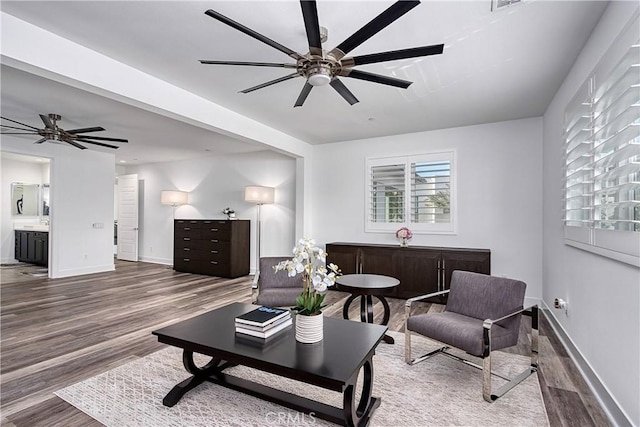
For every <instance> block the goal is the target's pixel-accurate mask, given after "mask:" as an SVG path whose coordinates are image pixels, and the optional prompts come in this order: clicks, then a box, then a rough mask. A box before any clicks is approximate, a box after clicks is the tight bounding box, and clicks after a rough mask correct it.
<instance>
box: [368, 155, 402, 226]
mask: <svg viewBox="0 0 640 427" xmlns="http://www.w3.org/2000/svg"><path fill="white" fill-rule="evenodd" d="M369 170H370V177H369V222H372V223H403V222H404V218H405V217H404V211H405V209H404V200H405V197H404V196H405V165H404V164H381V165H377V166H373V165H372V166H371V167H370V169H369Z"/></svg>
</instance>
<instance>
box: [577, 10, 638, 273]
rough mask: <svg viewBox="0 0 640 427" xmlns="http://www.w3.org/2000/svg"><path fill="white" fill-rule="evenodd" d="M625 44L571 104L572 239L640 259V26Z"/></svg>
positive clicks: (634, 261) (616, 255)
mask: <svg viewBox="0 0 640 427" xmlns="http://www.w3.org/2000/svg"><path fill="white" fill-rule="evenodd" d="M635 22H636V24H637V20H636V21H635ZM632 27H633V25H632ZM618 43H625V44H626V46H625V47H624V48H623V49H622V51H623V53H622V55H621V59H620V55H618V58H619V59H618V60H617V61H613V60H611V58H609V57H605V58H604V59H603V61H602V62H601V64H600V65H599V66H598V67H597V68H596V70H595V71H594V72H593V73H592V75H591V76H589V78H588V79H587V81H586V82H585V83H584V84H583V85H582V87H581V88H580V89H579V91H578V93H577V94H576V96H575V97H574V98H573V99H572V100H571V102H570V103H569V104H568V105H567V108H566V110H565V127H564V142H565V159H564V161H565V184H564V190H565V191H564V211H565V214H564V220H565V242H566V243H567V244H570V245H573V246H577V247H579V248H581V249H585V250H590V251H592V252H596V253H599V254H601V255H604V256H609V257H612V258H615V259H618V260H620V261H624V262H628V263H631V264H634V265H638V266H640V39H638V36H637V31H635V34H634V33H633V31H627V33H626V37H625V36H624V35H623V36H622V37H621V38H620V39H619V40H618ZM609 56H610V55H609Z"/></svg>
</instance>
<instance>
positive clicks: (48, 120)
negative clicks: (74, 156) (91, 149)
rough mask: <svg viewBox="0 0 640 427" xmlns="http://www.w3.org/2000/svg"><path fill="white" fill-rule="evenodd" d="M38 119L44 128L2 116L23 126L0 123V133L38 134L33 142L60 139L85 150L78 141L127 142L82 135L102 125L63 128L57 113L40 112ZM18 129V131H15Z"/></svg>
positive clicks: (98, 128) (102, 144) (111, 146)
mask: <svg viewBox="0 0 640 427" xmlns="http://www.w3.org/2000/svg"><path fill="white" fill-rule="evenodd" d="M40 119H41V120H42V123H44V129H38V128H37V127H34V126H31V125H27V124H24V123H20V122H17V121H15V120H11V119H8V118H6V117H2V120H6V121H8V122H11V123H15V124H19V125H20V126H23V127H21V128H19V127H17V126H11V125H6V124H4V123H3V124H2V130H1V131H0V134H2V135H40V136H41V137H42V138H41V139H39V140H37V141H35V142H34V144H42V143H43V142H45V141H62V142H66V143H67V144H71V145H73V146H74V147H76V148H79V149H81V150H86V149H87V147H85V146H83V145H81V144H78V142H82V143H85V144H93V145H99V146H101V147H107V148H114V149H117V148H119V147H117V146H115V145H111V144H105V143H103V142H99V141H110V142H129V141H128V140H126V139H122V138H107V137H100V136H91V135H83V134H85V133H91V132H101V131H103V130H104V128H102V127H90V128H80V129H71V130H64V129H62V128H60V127H59V126H58V121H60V120H61V119H62V117H60V115H58V114H53V113H51V114H49V115H48V116H45V115H44V114H40ZM17 131H20V132H17Z"/></svg>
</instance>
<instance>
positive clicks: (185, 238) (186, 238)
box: [182, 237, 191, 241]
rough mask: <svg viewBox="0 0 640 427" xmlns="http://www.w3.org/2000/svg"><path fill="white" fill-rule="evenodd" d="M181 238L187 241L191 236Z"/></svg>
mask: <svg viewBox="0 0 640 427" xmlns="http://www.w3.org/2000/svg"><path fill="white" fill-rule="evenodd" d="M182 240H187V241H189V240H191V237H183V238H182Z"/></svg>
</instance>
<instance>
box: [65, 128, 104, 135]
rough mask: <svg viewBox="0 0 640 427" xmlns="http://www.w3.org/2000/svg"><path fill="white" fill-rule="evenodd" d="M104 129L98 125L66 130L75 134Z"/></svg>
mask: <svg viewBox="0 0 640 427" xmlns="http://www.w3.org/2000/svg"><path fill="white" fill-rule="evenodd" d="M103 130H104V128H103V127H100V126H97V127H92V128H80V129H71V130H67V131H65V132H67V133H70V134H72V135H75V134H76V133H85V132H102V131H103Z"/></svg>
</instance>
